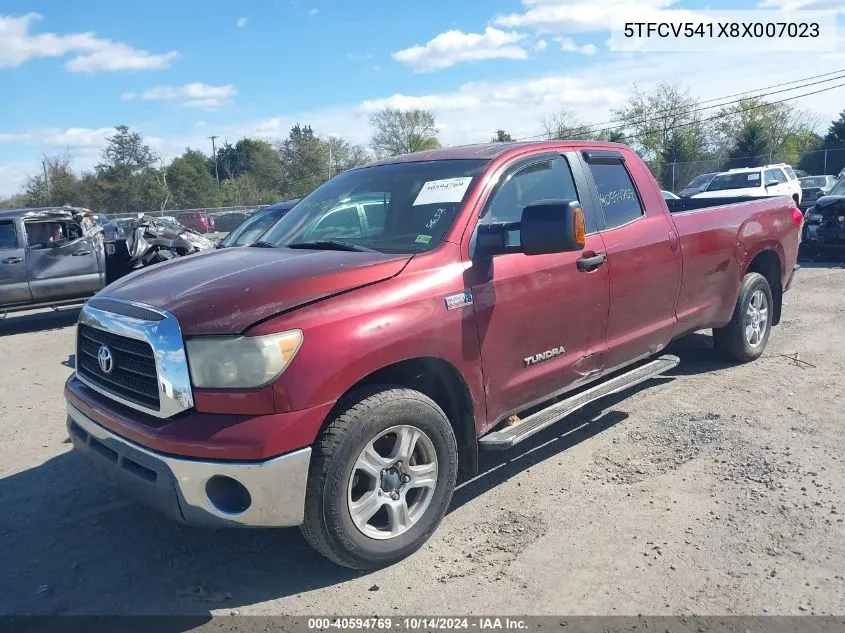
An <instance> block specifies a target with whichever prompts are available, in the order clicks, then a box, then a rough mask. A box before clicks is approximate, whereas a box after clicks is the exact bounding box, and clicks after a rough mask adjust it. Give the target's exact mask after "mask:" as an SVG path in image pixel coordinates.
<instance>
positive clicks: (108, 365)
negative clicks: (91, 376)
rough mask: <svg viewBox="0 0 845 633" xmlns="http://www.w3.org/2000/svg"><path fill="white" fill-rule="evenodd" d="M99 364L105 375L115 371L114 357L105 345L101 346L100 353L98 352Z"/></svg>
mask: <svg viewBox="0 0 845 633" xmlns="http://www.w3.org/2000/svg"><path fill="white" fill-rule="evenodd" d="M97 362H99V363H100V369H102V370H103V373H104V374H110V373H111V372H112V369H114V356H112V353H111V350H110V349H109V348H108V347H106V346H105V345H101V346H100V351H99V352H97Z"/></svg>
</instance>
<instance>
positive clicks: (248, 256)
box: [99, 248, 411, 335]
mask: <svg viewBox="0 0 845 633" xmlns="http://www.w3.org/2000/svg"><path fill="white" fill-rule="evenodd" d="M410 258H411V256H409V255H390V254H383V253H359V252H346V251H316V250H299V249H290V248H226V249H222V250H219V251H209V252H204V253H198V254H196V255H189V256H187V257H180V258H178V259H174V260H171V261H169V262H165V263H162V264H157V265H155V266H152V267H150V268H143V269H140V270H138V271H135V272H134V273H132V274H130V275H127V276H126V277H123V278H122V279H120V280H118V281H116V282H115V283H113V284H111V285H109V286H107V287H106V288H104V289H103V290H102V291H101V292H100V293H99V294H100V295H102V296H108V297H116V298H119V299H129V300H132V301H138V302H141V303H146V304H148V305H152V306H157V307H160V308H164V309H165V310H167V311H168V312H170V313H171V314H173V315H174V316H175V317H176V318H177V319H178V320H179V325H180V327H181V328H182V333H183V334H185V335H199V334H235V333H239V332H243V331H244V330H246V329H247V328H248V327H249V326H251V325H253V324H254V323H256V322H257V321H261V320H263V319H266V318H268V317H272V316H274V315H276V314H279V313H281V312H285V311H287V310H290V309H292V308H296V307H297V306H301V305H303V304H306V303H311V302H313V301H318V300H320V299H325V298H326V297H330V296H332V295H334V294H337V293H340V292H344V291H347V290H353V289H355V288H359V287H361V286H366V285H369V284H373V283H376V282H379V281H383V280H385V279H389V278H390V277H393V276H394V275H397V274H398V273H399V272H400V271H401V270H402V269H403V268H404V267H405V265H406V264H407V263H408V261H409V260H410Z"/></svg>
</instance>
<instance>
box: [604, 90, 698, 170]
mask: <svg viewBox="0 0 845 633" xmlns="http://www.w3.org/2000/svg"><path fill="white" fill-rule="evenodd" d="M697 106H698V100H697V99H696V98H695V97H693V96H692V95H691V94H690V90H689V88H686V87H682V86H680V85H679V84H675V83H668V82H662V83H660V84H658V85H657V87H656V88H655V89H654V90H652V91H651V92H643V91H642V90H640V89H639V88H637V87H636V86H635V87H634V94H632V95H631V96H630V97H629V98H628V102H627V103H626V104H625V105H624V106H623V107H621V108H618V109H616V110H614V111H613V115H614V116H615V117H616V118H618V119H619V120H620V121H622V125H620V126H616V127H617V128H618V129H621V128H624V130H625V131H626V132H627V133H628V135H629V138H630V139H631V140H632V141H633V142H634V144H635V145H636V146H638V147H639V148H640V149H641V150H642V152H643V154H644V155H645V156H646V158H649V159H652V160H655V159H657V160H660V159H662V160H664V161H668V162H673V161H678V160H695V159H696V158H699V157H700V156H701V154H703V153H704V150H705V149H706V148H705V139H706V138H707V135H706V129H705V128H704V125H703V123H702V121H701V117H700V115H699V113H698V112H696V109H697Z"/></svg>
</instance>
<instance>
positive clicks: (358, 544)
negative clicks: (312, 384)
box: [301, 386, 458, 569]
mask: <svg viewBox="0 0 845 633" xmlns="http://www.w3.org/2000/svg"><path fill="white" fill-rule="evenodd" d="M339 409H340V411H339V413H338V414H337V415H336V416H335V417H334V418H333V419H332V420H331V421H330V422H329V424H328V426H327V427H326V428H325V430H324V431H323V432H322V433H321V435H320V437H319V438H318V441H317V443H316V444H315V447H314V452H313V454H312V459H311V467H310V471H309V477H308V487H307V495H306V502H305V521H304V523H303V525H302V527H301V530H302V533H303V535H304V536H305V538H306V539H307V540H308V542H309V543H310V544H311V545H312V546H313V547H314V548H315V549H316V550H317V551H318V552H320V553H321V554H323V555H324V556H326V557H328V558H329V559H331V560H333V561H334V562H336V563H338V564H340V565H344V566H346V567H352V568H355V569H373V568H378V567H383V566H385V565H389V564H391V563H394V562H396V561H399V560H401V559H402V558H405V557H406V556H409V555H410V554H412V553H413V552H415V551H416V550H417V549H419V548H420V547H421V546H422V545H423V543H425V542H426V541H427V540H428V538H429V537H430V536H431V534H432V533H433V532H434V530H435V529H436V528H437V525H438V524H439V523H440V521H441V519H442V518H443V516H444V515H445V514H446V510H447V509H448V507H449V502H450V501H451V499H452V492H453V491H454V488H455V481H456V479H457V471H458V458H457V443H456V441H455V434H454V432H453V430H452V426H451V425H450V424H449V419H448V418H447V417H446V414H445V413H443V410H442V409H441V408H440V407H439V406H437V404H436V403H435V402H434V401H433V400H431V399H430V398H428V397H427V396H425V395H424V394H422V393H419V392H417V391H414V390H411V389H404V388H400V387H389V386H381V387H373V388H368V389H366V390H361V391H358V392H357V393H353V394H352V396H351V397H349V398H347V399H346V401H345V402H343V403H342V404H341V405H340V407H339Z"/></svg>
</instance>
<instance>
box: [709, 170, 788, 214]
mask: <svg viewBox="0 0 845 633" xmlns="http://www.w3.org/2000/svg"><path fill="white" fill-rule="evenodd" d="M735 196H748V197H752V198H762V197H766V196H789V197H791V198H792V199H793V200H795V204H798V203H800V202H801V183H799V182H798V178H797V176H796V175H795V172H794V171H792V167H790V166H789V165H786V164H783V163H780V164H778V165H766V166H764V167H743V168H742V169H731V170H730V171H726V172H723V173H721V174H719V175H718V176H716V177H715V178H714V179H713V180H711V181H710V184H709V185H707V189H705V190H704V191H703V192H702V193H699V194H696V195H694V196H693V198H732V197H735Z"/></svg>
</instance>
